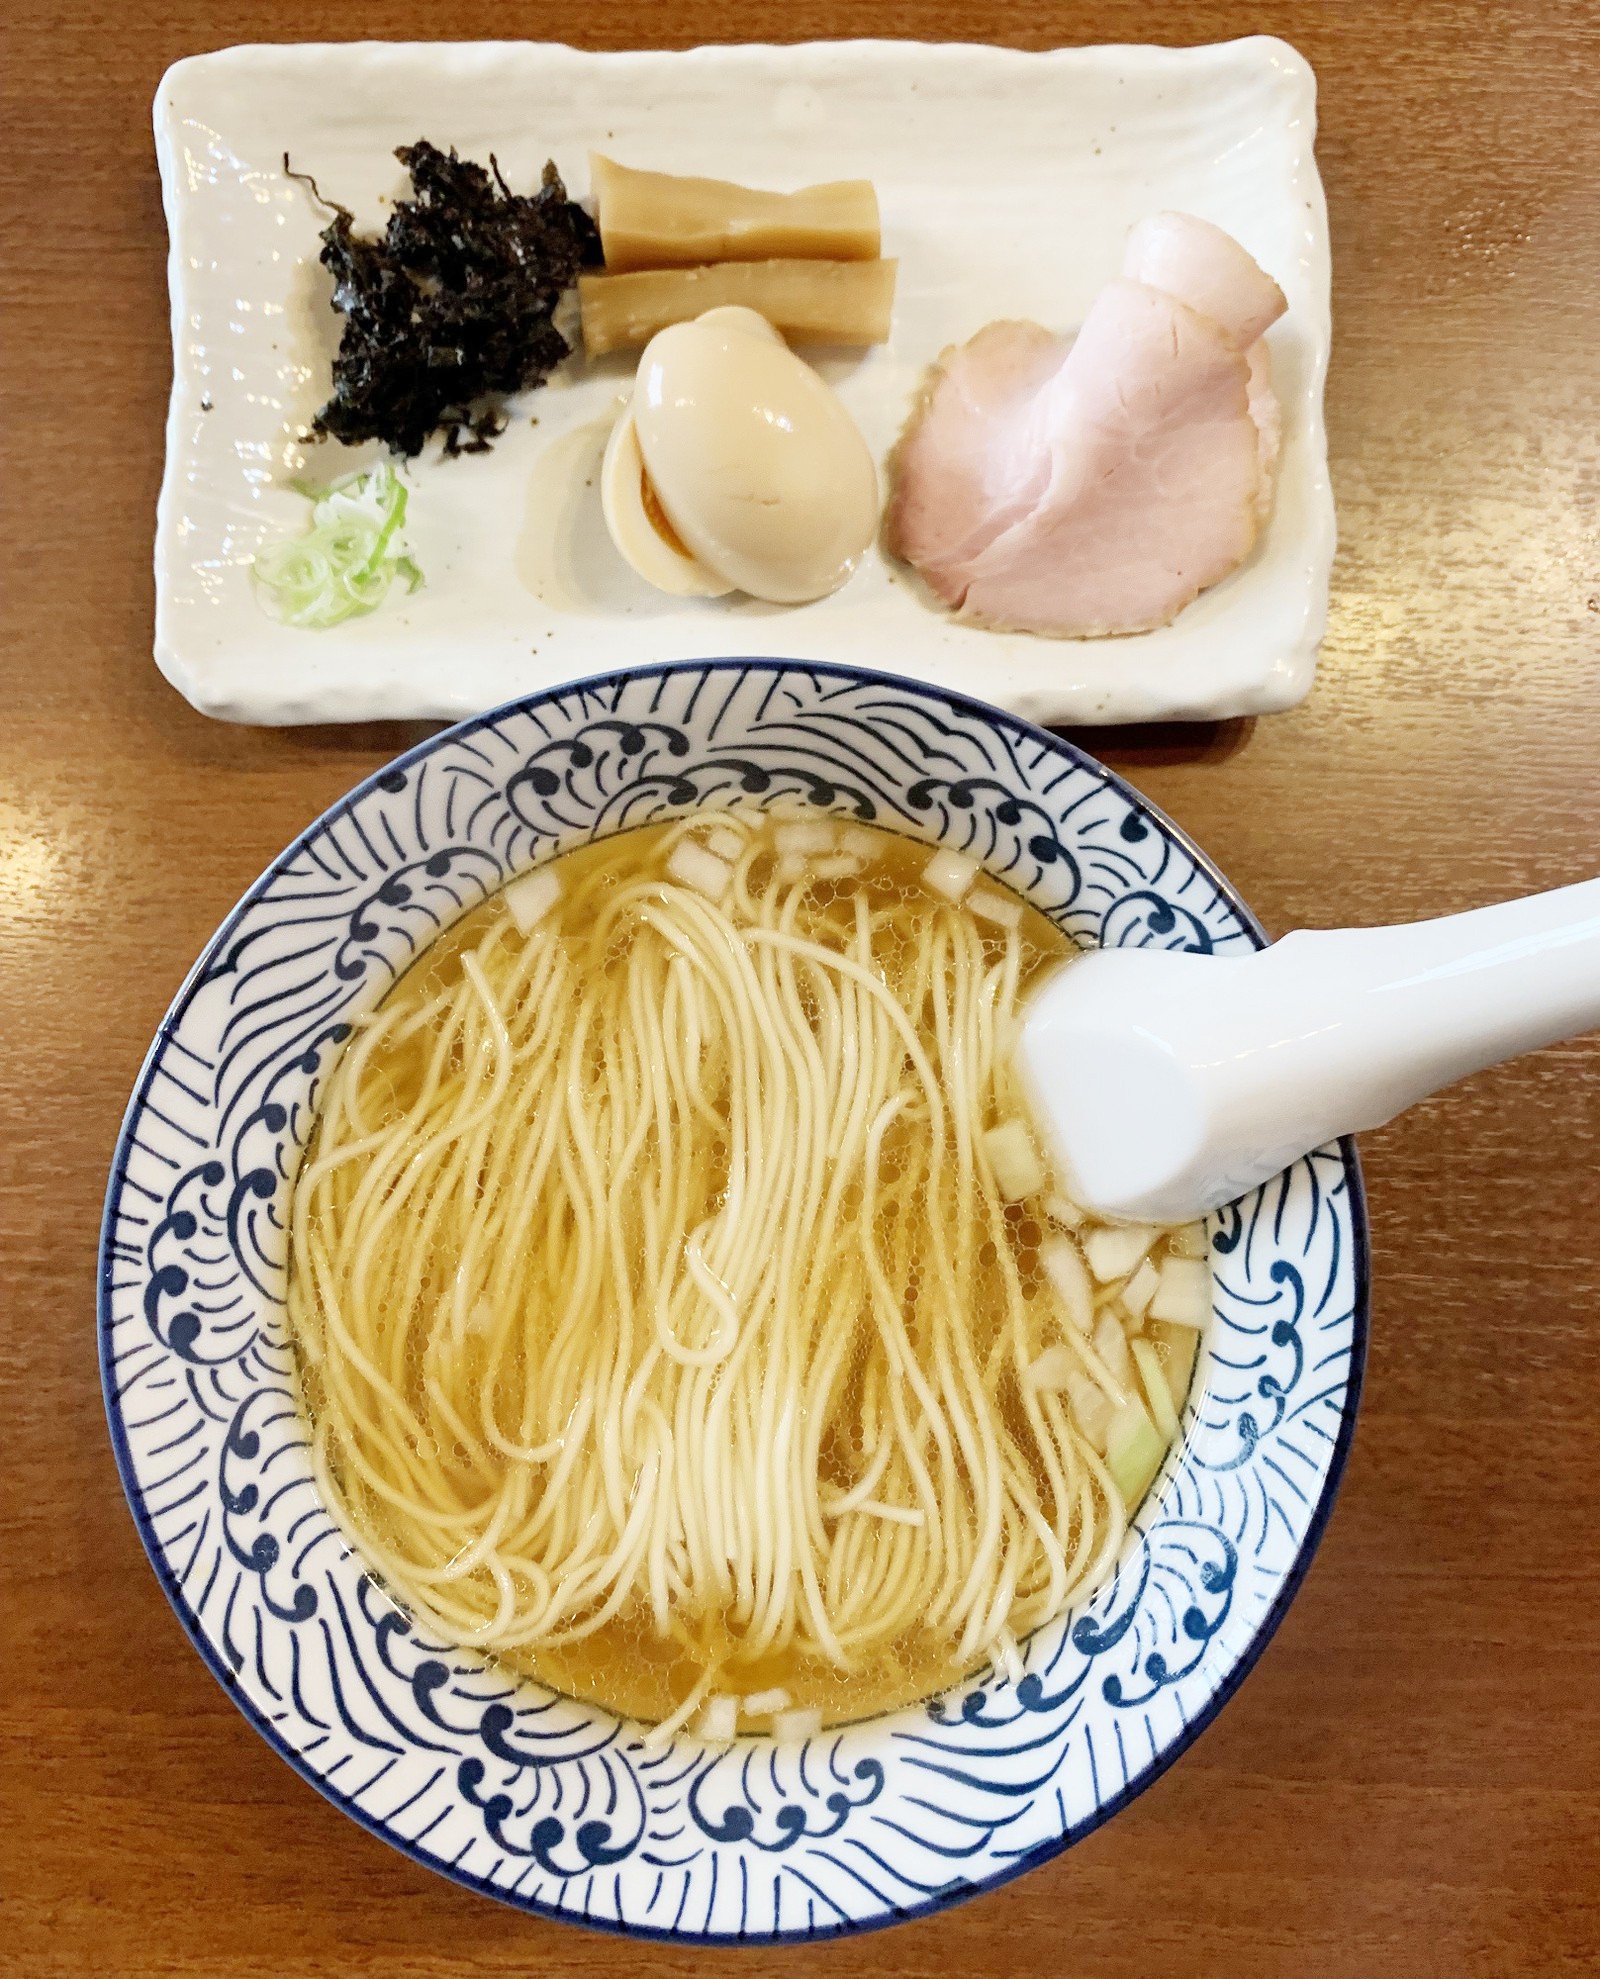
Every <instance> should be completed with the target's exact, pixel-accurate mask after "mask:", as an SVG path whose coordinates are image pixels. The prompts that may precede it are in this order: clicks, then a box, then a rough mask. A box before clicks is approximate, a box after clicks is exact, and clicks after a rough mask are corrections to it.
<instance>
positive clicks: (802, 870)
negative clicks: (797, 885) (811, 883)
mask: <svg viewBox="0 0 1600 1979" xmlns="http://www.w3.org/2000/svg"><path fill="white" fill-rule="evenodd" d="M810 870H811V861H810V860H809V859H808V858H807V857H806V855H805V854H804V853H803V852H785V853H784V855H783V857H782V858H781V859H780V860H779V861H778V878H779V879H780V880H781V881H782V883H783V884H784V885H785V886H793V884H794V882H795V881H796V880H803V879H804V878H805V876H806V874H807V873H809V872H810Z"/></svg>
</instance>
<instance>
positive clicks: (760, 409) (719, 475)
mask: <svg viewBox="0 0 1600 1979" xmlns="http://www.w3.org/2000/svg"><path fill="white" fill-rule="evenodd" d="M601 498H602V504H603V508H604V512H605V518H606V526H607V528H608V529H609V531H610V532H611V537H612V540H613V542H615V544H616V546H617V548H618V549H619V550H620V551H621V553H622V555H623V556H624V557H625V558H626V559H627V561H628V562H629V563H630V564H632V566H633V567H634V569H635V570H637V571H638V572H639V574H640V576H641V577H644V578H646V579H647V580H648V581H649V582H650V583H652V584H655V585H657V586H658V587H659V588H660V589H661V590H664V591H672V592H675V593H677V594H679V595H680V596H690V597H694V596H698V597H715V596H718V595H719V594H721V593H723V592H727V591H732V590H739V591H746V592H748V593H749V594H750V595H751V596H752V597H755V598H763V599H767V600H769V601H770V602H772V603H774V604H800V603H803V602H804V601H805V600H807V599H811V598H820V597H824V596H826V594H827V593H828V592H830V591H835V590H837V589H838V587H839V586H840V585H841V584H843V583H844V581H845V579H846V578H847V577H848V576H849V575H850V573H851V571H852V570H854V568H855V566H856V564H857V563H858V562H859V561H860V559H861V557H862V555H863V554H864V553H865V551H866V549H867V548H868V546H869V544H870V543H871V542H872V539H873V536H874V534H875V533H876V530H877V524H878V476H877V470H876V468H875V467H874V465H873V460H872V455H871V453H870V452H869V451H868V448H867V443H866V441H865V440H864V439H863V438H862V436H861V433H860V431H859V429H858V428H857V426H856V425H855V422H854V421H853V420H852V419H851V417H850V415H849V413H847V412H846V411H845V409H844V407H843V405H842V404H841V403H840V401H839V399H838V397H837V396H836V395H835V393H834V392H833V391H832V390H831V389H830V387H829V386H828V385H826V384H825V383H824V382H823V380H822V379H821V378H820V377H819V376H818V375H817V373H816V372H815V371H813V370H812V369H811V367H810V365H808V364H806V363H804V362H803V361H802V360H801V359H800V358H798V357H796V356H795V355H794V353H793V352H792V351H791V350H790V349H789V348H788V346H787V345H786V344H785V343H784V341H783V339H782V338H781V337H780V336H779V335H778V333H777V331H776V330H774V329H773V327H772V325H771V324H770V323H768V322H767V321H766V319H765V318H764V317H761V316H758V315H757V314H756V313H755V311H754V310H749V309H739V308H727V309H712V310H708V311H707V312H706V313H705V315H703V316H700V317H697V318H696V319H695V320H694V321H693V322H691V323H676V324H674V325H673V326H672V327H671V328H670V329H666V330H662V331H661V332H659V334H658V335H656V336H655V337H653V338H652V339H651V341H650V342H649V343H648V344H647V345H646V346H645V350H644V354H643V356H642V357H641V358H640V360H639V371H638V375H637V377H636V379H635V381H634V390H633V398H632V402H631V404H630V405H629V407H628V409H627V410H626V411H625V412H624V413H623V414H622V416H621V418H620V419H619V420H618V421H617V424H616V427H615V429H614V430H613V432H612V435H611V440H610V443H609V444H608V446H607V448H606V457H605V464H604V468H603V470H602V477H601Z"/></svg>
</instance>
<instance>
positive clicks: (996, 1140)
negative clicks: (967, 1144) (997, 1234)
mask: <svg viewBox="0 0 1600 1979" xmlns="http://www.w3.org/2000/svg"><path fill="white" fill-rule="evenodd" d="M983 1151H984V1153H985V1154H986V1155H987V1156H988V1157H989V1166H990V1167H991V1168H992V1169H993V1170H994V1185H995V1187H996V1188H997V1189H998V1190H999V1191H1000V1197H1001V1200H1002V1201H1003V1202H1008V1203H1019V1202H1021V1201H1022V1199H1023V1197H1024V1196H1033V1195H1037V1194H1038V1193H1039V1191H1040V1190H1041V1189H1042V1188H1043V1187H1044V1168H1043V1165H1042V1164H1041V1163H1040V1160H1039V1155H1038V1151H1037V1150H1036V1149H1035V1147H1034V1145H1033V1136H1032V1135H1031V1134H1030V1133H1029V1132H1028V1129H1027V1127H1026V1126H1025V1125H1024V1123H1023V1122H1022V1121H1021V1120H1019V1119H1017V1118H1016V1116H1015V1115H1013V1116H1012V1118H1011V1119H1009V1120H1002V1121H1001V1122H1000V1125H999V1126H998V1127H991V1128H990V1129H989V1131H988V1132H987V1133H986V1134H985V1135H984V1137H983Z"/></svg>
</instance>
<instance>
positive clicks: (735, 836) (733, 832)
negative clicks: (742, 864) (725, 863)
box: [706, 825, 744, 859]
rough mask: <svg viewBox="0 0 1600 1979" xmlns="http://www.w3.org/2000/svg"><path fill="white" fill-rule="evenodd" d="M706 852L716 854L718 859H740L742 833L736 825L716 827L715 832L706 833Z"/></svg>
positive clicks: (742, 850) (741, 856)
mask: <svg viewBox="0 0 1600 1979" xmlns="http://www.w3.org/2000/svg"><path fill="white" fill-rule="evenodd" d="M706 850H707V851H708V852H714V853H716V855H717V857H718V858H719V859H742V858H743V857H744V833H743V832H742V831H740V830H739V828H738V826H737V825H718V826H717V828H716V830H715V831H708V832H707V833H706Z"/></svg>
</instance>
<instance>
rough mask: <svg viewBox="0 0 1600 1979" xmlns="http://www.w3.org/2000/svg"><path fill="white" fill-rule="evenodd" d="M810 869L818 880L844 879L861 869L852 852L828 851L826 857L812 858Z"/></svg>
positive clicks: (859, 862)
mask: <svg viewBox="0 0 1600 1979" xmlns="http://www.w3.org/2000/svg"><path fill="white" fill-rule="evenodd" d="M811 870H812V872H813V873H814V874H815V875H816V877H817V878H818V879H819V880H846V879H849V878H851V877H852V875H854V874H856V873H859V872H860V870H861V861H860V860H859V859H858V858H857V857H856V856H855V854H854V853H853V852H830V853H829V854H828V856H827V858H826V859H814V860H813V861H812V862H811Z"/></svg>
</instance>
